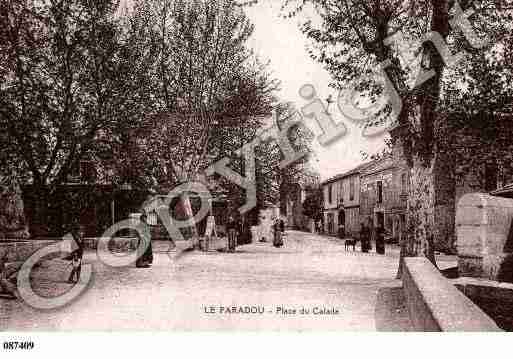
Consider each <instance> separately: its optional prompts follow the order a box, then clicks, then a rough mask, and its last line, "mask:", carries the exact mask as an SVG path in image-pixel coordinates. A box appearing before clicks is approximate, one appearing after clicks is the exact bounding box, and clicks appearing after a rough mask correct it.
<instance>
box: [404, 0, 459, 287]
mask: <svg viewBox="0 0 513 359" xmlns="http://www.w3.org/2000/svg"><path fill="white" fill-rule="evenodd" d="M431 6H432V10H433V13H432V17H431V31H434V32H437V33H439V34H440V35H441V37H442V38H443V39H444V40H446V39H447V36H448V33H449V4H448V1H447V0H431ZM423 46H424V49H423V60H427V63H425V62H424V61H423V65H422V66H423V67H424V70H426V71H427V70H433V71H434V72H435V75H434V76H433V77H432V78H431V79H429V80H428V81H426V82H425V83H424V84H422V85H421V88H420V89H419V91H418V93H419V95H417V97H416V100H415V101H414V104H413V110H414V111H410V112H409V116H410V119H409V120H410V121H409V123H410V124H412V126H413V127H417V128H416V132H417V133H418V134H417V136H415V138H414V140H413V143H412V146H411V147H412V148H411V149H410V150H411V152H410V153H411V161H410V165H411V173H410V179H411V185H410V191H409V192H410V193H409V194H408V206H407V213H408V215H407V222H408V224H407V226H408V229H409V234H408V237H407V238H408V239H407V243H405V244H404V246H405V248H404V249H403V251H402V254H403V255H405V256H419V255H424V256H426V257H427V258H428V259H429V260H430V261H431V262H432V263H433V264H434V265H435V266H436V261H435V248H434V243H433V242H434V240H433V238H434V229H435V225H436V223H435V216H434V211H435V181H436V178H435V173H434V171H433V168H434V167H435V163H434V161H435V160H436V156H435V150H436V149H435V138H434V133H435V131H434V126H435V123H436V122H437V114H436V107H437V105H438V100H439V98H440V88H441V79H442V75H443V71H444V68H445V63H444V59H443V58H442V56H441V54H440V53H439V52H438V49H437V48H436V47H435V46H434V44H433V43H432V42H428V41H427V42H424V44H423ZM417 112H420V113H417ZM416 124H418V126H416ZM403 255H402V256H401V258H400V264H399V271H398V277H400V276H401V274H402V265H403Z"/></svg>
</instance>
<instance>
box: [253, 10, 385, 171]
mask: <svg viewBox="0 0 513 359" xmlns="http://www.w3.org/2000/svg"><path fill="white" fill-rule="evenodd" d="M280 4H281V1H279V0H268V1H260V2H259V4H258V5H255V6H253V7H250V8H248V9H246V13H247V15H248V17H249V18H250V19H251V21H252V22H253V23H254V24H255V32H254V34H253V38H252V41H251V43H250V44H249V46H250V47H252V48H254V50H255V52H256V53H257V54H258V56H259V57H260V58H262V59H266V60H270V61H271V64H270V66H271V69H272V70H273V75H274V77H276V78H278V79H279V80H281V82H282V85H281V87H282V89H281V92H280V94H279V95H280V98H281V99H282V100H283V101H291V102H294V103H295V104H296V107H297V108H298V109H299V108H301V107H302V106H304V105H305V104H306V102H305V101H304V100H303V99H301V97H300V96H299V94H298V90H299V88H300V87H301V86H302V85H304V84H312V85H314V86H315V88H316V90H317V93H318V94H319V97H320V98H321V99H323V100H324V99H326V98H327V97H328V95H330V94H331V95H332V97H333V98H334V99H336V98H337V93H336V92H335V91H334V90H333V89H331V88H329V87H328V84H329V83H330V81H331V78H330V75H329V74H328V73H327V71H325V70H324V69H323V68H322V66H321V65H320V64H318V63H316V62H314V61H313V60H312V59H310V57H309V56H308V54H307V52H306V49H305V46H306V45H307V44H308V40H306V38H305V36H304V35H303V34H302V33H301V31H300V29H299V27H298V22H299V21H300V20H301V18H292V19H283V18H281V17H279V10H280ZM302 16H315V14H314V12H313V10H311V11H308V10H307V11H306V14H303V15H302ZM303 19H304V17H303ZM329 110H330V112H331V113H332V116H333V119H334V120H335V121H337V122H338V121H344V123H345V124H346V126H347V127H348V129H349V133H348V134H347V135H346V136H345V137H343V138H341V139H340V140H338V141H337V142H335V143H334V144H333V145H331V146H329V147H322V146H320V145H319V144H318V143H317V142H315V144H314V151H315V153H316V157H317V160H314V166H315V167H316V168H317V169H318V171H319V172H320V174H321V178H322V179H323V180H324V179H327V178H329V177H331V176H333V175H336V174H338V173H340V172H343V171H346V170H349V169H351V168H353V167H355V166H357V165H358V164H360V163H361V162H362V158H361V155H360V151H361V150H363V151H366V152H368V153H370V154H372V153H375V152H377V151H379V150H380V149H381V148H383V137H381V138H375V139H373V140H372V141H370V140H369V139H366V138H362V137H361V134H360V132H361V130H360V129H359V128H358V127H356V126H355V125H354V124H352V123H351V122H350V121H348V120H347V119H344V118H343V116H342V115H341V114H340V112H339V111H338V109H337V106H336V104H335V103H334V104H332V105H331V106H330V108H329ZM307 124H308V125H309V127H310V128H311V129H312V130H313V131H314V133H317V134H318V133H319V129H318V127H317V125H316V124H315V123H313V122H310V121H308V122H307Z"/></svg>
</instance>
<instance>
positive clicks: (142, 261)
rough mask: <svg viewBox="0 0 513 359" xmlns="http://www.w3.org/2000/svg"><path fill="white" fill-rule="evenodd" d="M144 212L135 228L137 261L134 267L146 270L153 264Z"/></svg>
mask: <svg viewBox="0 0 513 359" xmlns="http://www.w3.org/2000/svg"><path fill="white" fill-rule="evenodd" d="M147 221H148V217H147V215H146V212H143V214H141V217H140V218H139V224H138V226H137V236H138V243H137V260H136V261H135V266H136V267H137V268H148V267H150V266H151V264H152V263H153V249H152V246H151V228H150V225H149V224H148V222H147Z"/></svg>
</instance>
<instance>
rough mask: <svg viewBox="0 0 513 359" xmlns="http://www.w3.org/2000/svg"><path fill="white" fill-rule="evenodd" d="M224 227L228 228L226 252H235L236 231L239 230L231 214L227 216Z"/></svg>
mask: <svg viewBox="0 0 513 359" xmlns="http://www.w3.org/2000/svg"><path fill="white" fill-rule="evenodd" d="M226 229H227V230H228V252H231V253H233V252H235V247H236V243H237V233H238V231H239V225H238V222H237V221H236V220H235V219H234V218H233V216H230V217H229V218H228V223H227V225H226Z"/></svg>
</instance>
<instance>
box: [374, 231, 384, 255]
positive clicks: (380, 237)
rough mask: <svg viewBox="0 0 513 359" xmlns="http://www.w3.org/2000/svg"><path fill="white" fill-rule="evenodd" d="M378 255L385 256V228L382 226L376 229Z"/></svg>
mask: <svg viewBox="0 0 513 359" xmlns="http://www.w3.org/2000/svg"><path fill="white" fill-rule="evenodd" d="M376 253H378V254H385V228H384V227H383V225H381V224H380V225H379V226H378V227H377V228H376Z"/></svg>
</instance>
